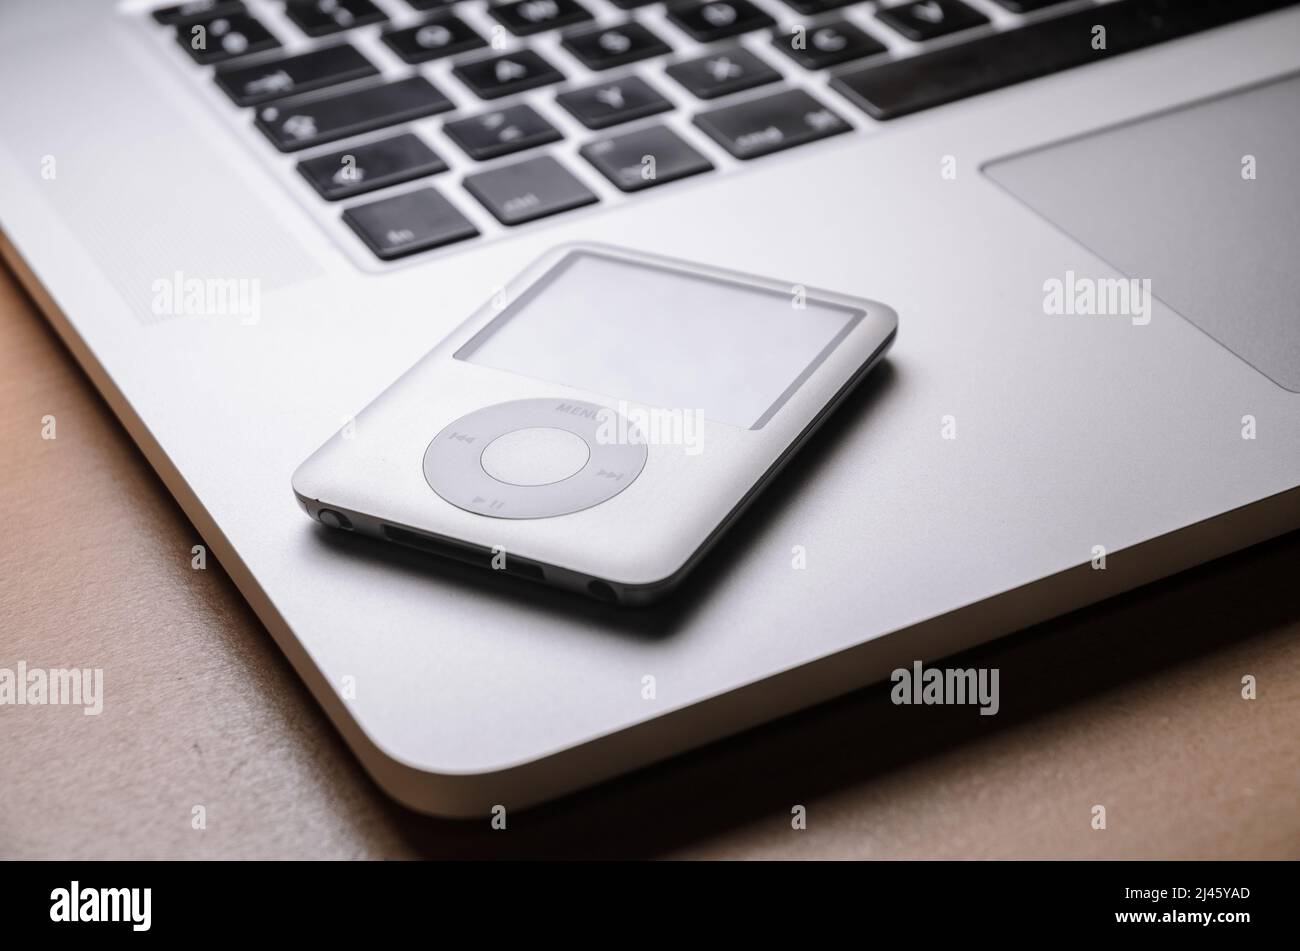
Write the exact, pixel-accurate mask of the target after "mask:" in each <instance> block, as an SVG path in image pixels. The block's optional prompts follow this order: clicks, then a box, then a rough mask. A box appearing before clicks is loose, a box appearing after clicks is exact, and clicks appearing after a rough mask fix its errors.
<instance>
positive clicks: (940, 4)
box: [876, 0, 989, 42]
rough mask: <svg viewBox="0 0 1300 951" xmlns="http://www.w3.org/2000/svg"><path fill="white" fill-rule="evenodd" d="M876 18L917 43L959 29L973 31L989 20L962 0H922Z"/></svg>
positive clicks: (882, 13) (881, 11)
mask: <svg viewBox="0 0 1300 951" xmlns="http://www.w3.org/2000/svg"><path fill="white" fill-rule="evenodd" d="M876 17H877V18H878V19H880V20H881V21H882V22H884V23H888V24H889V25H890V26H892V27H893V28H894V29H895V30H897V31H898V32H899V33H902V34H903V35H904V36H905V37H907V38H908V39H909V40H915V41H917V42H924V41H925V40H932V39H934V38H935V37H937V36H947V35H948V34H949V33H956V32H957V31H958V30H969V29H970V28H971V27H973V26H984V24H986V23H988V22H989V18H988V17H986V16H985V15H984V14H982V13H980V12H979V11H978V10H972V9H971V8H970V7H968V6H966V4H964V3H959V2H958V0H918V2H916V3H904V4H901V5H899V6H896V7H889V8H888V9H886V10H878V11H876Z"/></svg>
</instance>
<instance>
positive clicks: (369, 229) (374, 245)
mask: <svg viewBox="0 0 1300 951" xmlns="http://www.w3.org/2000/svg"><path fill="white" fill-rule="evenodd" d="M343 220H344V221H346V222H347V224H348V227H350V228H351V229H352V230H353V231H355V232H356V233H357V234H358V235H360V236H361V240H362V241H364V242H365V243H366V244H367V245H369V246H370V250H371V251H373V252H375V255H376V256H377V257H380V258H382V259H383V260H385V261H391V260H393V259H394V258H401V257H405V256H406V255H408V254H415V253H416V252H417V251H428V250H429V249H430V248H440V247H442V246H443V245H444V244H451V243H452V242H454V241H464V240H465V239H466V238H472V237H474V236H475V235H476V234H478V229H477V228H475V227H474V226H473V225H472V224H470V221H469V219H468V218H466V217H465V216H464V215H462V214H461V213H460V212H459V211H457V210H456V206H455V205H453V204H452V203H451V202H449V201H448V200H447V199H446V198H443V197H442V195H441V194H440V193H438V192H437V191H435V190H434V189H433V188H432V187H429V188H420V189H417V190H416V191H413V192H405V193H403V194H401V195H394V196H393V197H392V198H381V199H379V201H372V202H371V203H370V204H368V205H357V206H356V207H355V208H349V209H348V210H347V211H345V212H343Z"/></svg>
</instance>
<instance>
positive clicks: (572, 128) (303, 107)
mask: <svg viewBox="0 0 1300 951" xmlns="http://www.w3.org/2000/svg"><path fill="white" fill-rule="evenodd" d="M1293 2H1295V0H1110V2H1101V3H1097V2H1093V0H914V2H902V3H897V2H885V3H878V2H858V0H669V2H667V3H657V2H651V0H510V2H490V0H287V2H285V0H194V2H188V3H180V4H168V5H164V6H160V7H158V8H156V9H154V10H153V11H152V19H153V21H154V24H155V25H154V26H153V27H152V28H153V29H155V30H159V31H164V32H165V33H166V34H170V36H171V37H172V38H174V43H175V45H174V46H173V49H175V48H176V47H179V48H180V49H181V50H183V51H184V55H186V56H187V57H188V59H189V60H190V62H191V64H192V68H193V69H194V71H195V73H196V74H199V75H202V74H203V73H208V74H210V78H209V79H208V81H215V85H216V87H217V88H219V89H220V90H221V91H222V92H223V93H224V94H225V97H226V99H227V100H228V108H230V109H232V110H243V111H245V112H246V113H247V114H251V119H252V125H253V127H255V128H256V129H257V130H258V131H259V132H260V133H261V136H262V137H263V139H264V141H263V143H262V145H261V148H264V149H266V150H267V152H268V154H270V155H275V154H277V153H283V154H284V155H285V156H286V161H291V162H292V166H291V167H292V168H293V169H294V170H295V171H296V173H297V174H296V175H293V174H290V178H291V179H293V180H298V181H305V182H306V183H307V184H308V185H309V186H310V188H309V190H307V191H305V194H306V195H308V196H310V197H309V200H311V201H315V202H318V203H320V204H321V207H322V208H328V209H331V210H330V212H329V214H331V215H334V216H337V217H336V218H335V220H336V221H338V222H341V224H342V225H344V226H346V231H343V232H341V233H347V232H350V233H351V235H352V240H359V242H360V244H361V246H364V247H365V248H367V249H368V251H369V253H370V254H372V255H373V258H372V260H378V261H381V262H390V261H396V260H398V259H403V258H407V257H409V256H411V255H416V254H420V253H423V252H429V251H432V250H434V249H437V248H444V247H447V246H450V245H463V244H465V243H467V242H473V241H481V240H484V239H486V238H489V237H492V236H494V235H501V234H504V233H507V232H509V231H511V230H513V229H516V228H520V227H525V226H530V227H535V226H537V225H535V224H534V223H535V222H538V221H541V220H542V219H547V218H551V217H552V216H556V215H563V214H566V213H569V212H572V211H575V210H576V209H580V208H589V207H591V206H595V205H600V204H610V203H614V202H618V201H621V200H624V197H625V196H631V195H633V194H634V193H639V192H643V191H647V190H651V189H654V188H659V187H662V186H670V185H671V184H672V183H674V182H677V181H679V180H682V179H686V178H694V177H696V176H706V175H707V176H711V177H712V178H715V179H720V178H721V177H723V175H724V174H725V173H727V172H729V171H731V170H734V169H736V168H738V167H740V166H743V165H744V164H745V163H748V162H750V161H753V160H757V159H760V158H762V157H764V156H768V155H772V154H773V153H777V152H784V151H786V150H788V149H796V148H800V147H802V146H804V145H806V144H808V143H813V142H818V141H821V140H823V139H828V138H832V137H835V136H840V135H844V134H847V133H851V132H853V131H854V130H855V129H863V128H870V127H871V126H873V125H875V124H878V123H884V122H889V121H892V120H894V119H896V118H898V117H901V116H906V115H909V114H912V113H916V112H920V111H922V110H926V109H931V108H935V107H939V106H944V105H947V104H949V103H952V102H955V101H957V100H961V99H964V98H967V97H970V96H974V95H978V94H982V93H986V92H991V91H993V90H996V89H1000V88H1003V87H1005V86H1009V85H1012V84H1014V83H1019V82H1023V81H1026V80H1030V79H1035V78H1038V77H1041V76H1045V75H1048V74H1050V73H1055V72H1058V71H1061V70H1065V69H1070V68H1073V67H1075V66H1080V65H1084V64H1086V63H1090V62H1093V61H1095V60H1098V59H1102V58H1106V57H1109V56H1114V55H1118V54H1121V53H1125V52H1129V51H1131V50H1136V49H1140V48H1143V47H1146V46H1151V45H1153V44H1156V43H1160V42H1163V41H1165V40H1169V39H1174V38H1177V37H1180V36H1185V35H1188V34H1191V33H1195V32H1198V31H1200V30H1204V29H1208V28H1211V27H1214V26H1218V25H1221V24H1224V23H1228V22H1231V21H1233V20H1238V19H1243V18H1245V17H1248V16H1252V15H1255V14H1257V13H1262V12H1266V11H1268V10H1272V9H1277V8H1281V7H1285V6H1289V5H1291V4H1292V3H1293ZM1098 27H1104V31H1105V32H1104V35H1105V46H1104V48H1099V46H1098V43H1097V41H1096V39H1095V38H1096V37H1097V36H1098V30H1097V28H1098ZM435 117H436V118H435ZM290 157H291V158H290ZM452 179H455V181H453V180H452ZM297 187H302V186H297ZM632 200H638V201H639V200H644V199H640V198H636V199H632ZM334 203H341V204H342V205H343V207H342V208H341V209H340V208H339V207H338V205H335V204H334ZM318 217H320V215H319V214H318Z"/></svg>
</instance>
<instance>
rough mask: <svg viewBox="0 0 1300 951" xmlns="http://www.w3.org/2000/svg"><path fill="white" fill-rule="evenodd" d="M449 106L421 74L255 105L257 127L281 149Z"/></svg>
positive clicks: (306, 145) (328, 139)
mask: <svg viewBox="0 0 1300 951" xmlns="http://www.w3.org/2000/svg"><path fill="white" fill-rule="evenodd" d="M452 108H454V107H453V105H452V103H451V101H450V100H449V99H448V98H447V97H446V96H444V95H443V94H442V93H441V92H440V91H439V90H438V88H437V87H436V86H434V85H433V83H431V82H429V81H428V80H427V79H425V78H424V77H423V76H412V77H411V78H409V79H399V80H398V81H397V82H392V83H385V84H384V85H382V86H367V87H366V88H365V89H357V90H355V91H352V92H344V93H339V94H337V95H334V96H317V97H315V98H310V99H291V100H288V101H286V102H277V103H274V104H272V105H268V106H262V107H261V108H260V109H258V110H257V120H256V121H257V127H258V128H259V129H261V130H262V131H263V132H264V133H265V134H266V136H267V138H269V139H270V140H271V141H272V142H274V143H275V147H276V148H278V149H279V150H280V151H281V152H296V151H298V150H299V149H305V148H309V147H310V146H313V145H322V144H324V143H326V142H333V141H334V140H335V139H341V138H343V137H344V136H348V135H358V134H360V133H362V132H369V131H371V130H372V129H382V128H383V127H384V126H390V125H396V124H397V123H399V122H409V121H410V120H412V119H419V118H422V117H424V116H431V115H433V114H434V113H437V112H446V111H447V110H449V109H452Z"/></svg>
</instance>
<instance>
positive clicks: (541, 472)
mask: <svg viewBox="0 0 1300 951" xmlns="http://www.w3.org/2000/svg"><path fill="white" fill-rule="evenodd" d="M590 458H591V448H590V447H589V446H588V445H587V441H586V440H585V439H583V438H582V437H581V436H579V435H578V434H577V433H572V432H569V431H568V430H567V429H553V428H550V427H543V426H532V427H529V428H527V429H516V430H515V431H514V432H509V433H506V434H505V435H503V436H498V437H497V438H496V439H494V440H492V442H490V443H488V445H487V447H486V448H485V449H484V450H483V455H482V456H481V457H480V458H479V463H480V464H481V465H482V466H483V471H484V472H486V473H487V474H488V475H490V476H491V477H492V478H494V479H496V480H497V481H498V482H504V483H506V484H507V485H525V486H532V485H552V484H553V483H556V482H562V481H564V480H565V479H567V478H569V477H570V476H573V475H576V474H577V473H579V472H581V471H582V469H583V467H584V466H585V465H586V464H587V460H589V459H590Z"/></svg>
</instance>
